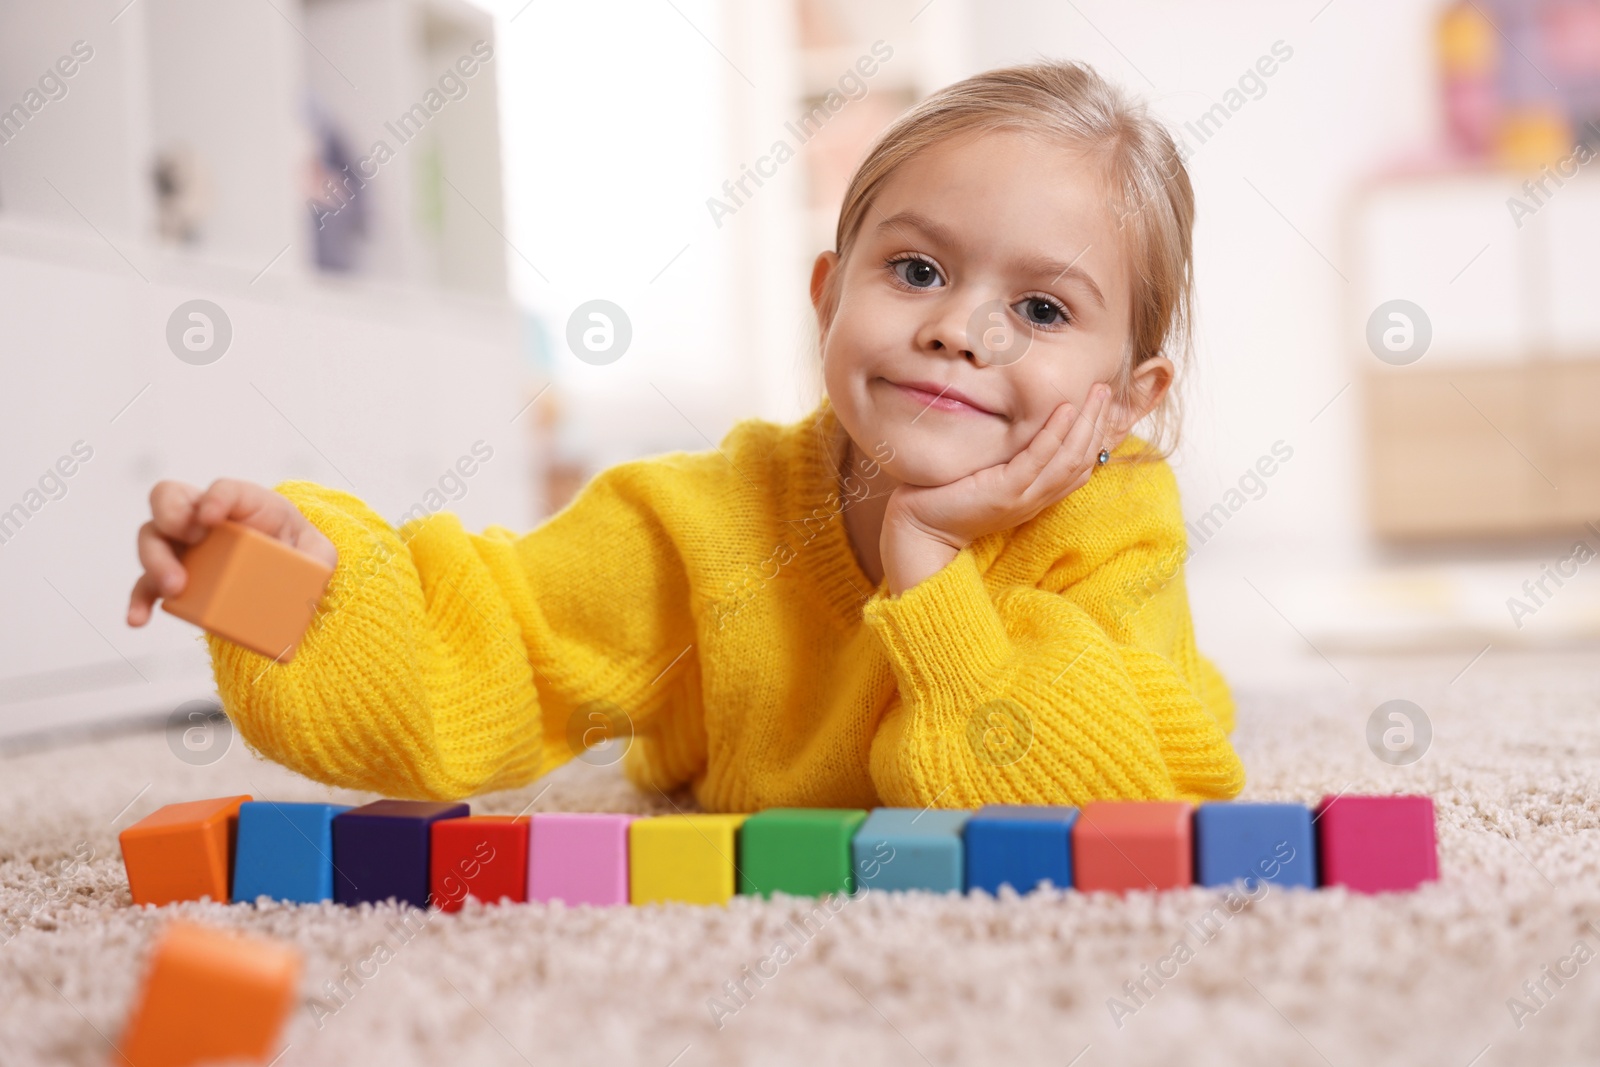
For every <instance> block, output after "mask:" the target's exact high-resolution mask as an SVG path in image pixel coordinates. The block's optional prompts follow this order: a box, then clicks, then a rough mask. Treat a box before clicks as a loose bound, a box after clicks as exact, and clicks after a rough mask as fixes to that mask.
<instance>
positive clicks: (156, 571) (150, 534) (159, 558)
mask: <svg viewBox="0 0 1600 1067" xmlns="http://www.w3.org/2000/svg"><path fill="white" fill-rule="evenodd" d="M139 565H140V566H141V567H143V568H144V574H145V578H148V579H149V580H150V581H151V583H152V585H153V587H154V588H155V589H156V590H157V591H158V592H159V594H160V595H161V596H176V595H177V594H178V592H179V591H181V590H182V589H183V585H184V579H185V578H186V577H187V576H186V575H185V573H184V570H183V564H182V563H180V562H179V561H178V553H177V552H175V551H174V550H173V547H172V542H171V541H169V540H167V538H165V537H163V536H162V535H161V531H160V530H158V529H156V524H155V523H154V522H147V523H145V524H144V525H143V526H141V527H139ZM140 580H141V581H143V579H140Z"/></svg>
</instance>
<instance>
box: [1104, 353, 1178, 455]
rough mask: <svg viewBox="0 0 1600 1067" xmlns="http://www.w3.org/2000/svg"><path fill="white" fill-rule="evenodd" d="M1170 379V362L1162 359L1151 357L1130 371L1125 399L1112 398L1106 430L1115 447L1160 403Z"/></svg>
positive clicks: (1161, 357)
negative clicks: (1109, 421)
mask: <svg viewBox="0 0 1600 1067" xmlns="http://www.w3.org/2000/svg"><path fill="white" fill-rule="evenodd" d="M1172 376H1173V366H1172V361H1171V360H1170V359H1168V358H1167V357H1166V356H1152V357H1151V358H1150V359H1147V360H1145V361H1144V362H1143V363H1141V364H1139V365H1138V366H1137V367H1135V368H1134V369H1133V376H1132V380H1131V381H1130V382H1129V383H1128V395H1127V397H1125V398H1118V397H1113V398H1112V407H1111V425H1110V429H1111V432H1112V434H1113V435H1114V438H1115V441H1116V443H1117V444H1121V443H1122V439H1123V438H1125V437H1127V436H1128V434H1129V433H1131V432H1132V430H1133V427H1134V424H1135V423H1137V422H1138V421H1139V420H1140V419H1142V418H1144V417H1145V416H1146V415H1148V414H1150V412H1152V411H1154V410H1155V408H1156V405H1157V404H1159V403H1161V398H1162V397H1164V396H1166V395H1167V390H1168V389H1170V388H1171V387H1172ZM1113 447H1114V446H1113Z"/></svg>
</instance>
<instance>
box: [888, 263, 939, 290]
mask: <svg viewBox="0 0 1600 1067" xmlns="http://www.w3.org/2000/svg"><path fill="white" fill-rule="evenodd" d="M889 269H890V270H892V271H894V273H895V276H896V277H898V278H899V279H900V280H901V281H902V282H905V283H906V284H907V285H909V286H910V287H911V288H913V289H932V288H933V287H934V286H935V285H937V284H938V283H939V282H940V281H941V280H942V279H941V278H940V277H939V268H938V267H935V266H934V265H933V264H932V263H929V262H928V261H927V260H925V259H923V258H922V257H921V256H906V257H905V258H904V259H894V260H890V261H889Z"/></svg>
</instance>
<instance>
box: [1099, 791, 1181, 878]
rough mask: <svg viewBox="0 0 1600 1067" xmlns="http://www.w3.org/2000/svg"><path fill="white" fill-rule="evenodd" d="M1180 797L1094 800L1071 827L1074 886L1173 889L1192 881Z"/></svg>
mask: <svg viewBox="0 0 1600 1067" xmlns="http://www.w3.org/2000/svg"><path fill="white" fill-rule="evenodd" d="M1193 815H1194V807H1193V805H1191V804H1189V803H1187V802H1186V801H1181V800H1096V801H1092V802H1090V803H1089V804H1086V805H1085V806H1084V808H1083V810H1082V812H1080V813H1079V816H1078V821H1077V823H1076V824H1075V825H1074V826H1073V828H1072V882H1073V885H1075V886H1077V887H1078V888H1079V889H1115V890H1124V889H1178V888H1181V887H1183V886H1186V885H1190V884H1192V883H1193V882H1194V848H1193V844H1192V840H1193V836H1192V833H1191V831H1190V820H1191V818H1192V816H1193Z"/></svg>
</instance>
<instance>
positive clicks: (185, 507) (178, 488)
mask: <svg viewBox="0 0 1600 1067" xmlns="http://www.w3.org/2000/svg"><path fill="white" fill-rule="evenodd" d="M199 499H200V490H198V489H196V488H195V487H194V486H192V485H185V484H184V483H183V482H173V481H164V482H157V483H156V484H155V487H154V488H153V489H151V490H150V517H151V520H152V522H153V524H154V526H155V528H156V532H157V533H159V534H160V535H161V536H163V537H168V538H171V539H172V540H174V541H181V542H183V543H184V544H186V545H192V544H196V543H198V542H199V540H200V539H201V538H202V537H204V536H205V532H206V530H205V527H204V526H201V525H200V524H199V523H197V522H196V521H195V504H196V502H197V501H198V500H199Z"/></svg>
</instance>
